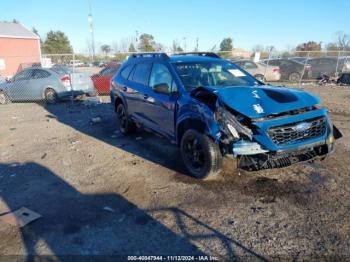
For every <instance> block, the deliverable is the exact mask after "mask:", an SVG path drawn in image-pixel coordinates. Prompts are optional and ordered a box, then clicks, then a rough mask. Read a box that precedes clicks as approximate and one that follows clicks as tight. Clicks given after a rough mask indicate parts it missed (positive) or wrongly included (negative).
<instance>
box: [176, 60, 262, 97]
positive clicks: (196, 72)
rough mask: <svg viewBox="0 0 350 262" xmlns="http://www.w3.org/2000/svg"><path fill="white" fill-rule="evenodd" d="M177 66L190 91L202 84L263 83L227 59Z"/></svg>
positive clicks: (179, 64) (251, 84) (241, 84)
mask: <svg viewBox="0 0 350 262" xmlns="http://www.w3.org/2000/svg"><path fill="white" fill-rule="evenodd" d="M175 68H176V70H177V72H178V74H179V76H180V78H181V80H182V83H183V84H184V86H185V88H186V89H187V90H188V91H192V90H193V89H195V88H198V87H200V86H203V87H206V86H212V87H226V86H255V85H260V84H261V83H260V82H259V81H258V80H256V79H255V78H254V77H252V76H251V75H249V74H247V73H246V72H244V71H243V70H242V69H240V68H239V67H237V66H236V65H234V64H232V63H230V62H226V61H217V62H216V61H215V62H193V63H176V64H175Z"/></svg>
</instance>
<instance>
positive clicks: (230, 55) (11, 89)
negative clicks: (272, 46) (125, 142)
mask: <svg viewBox="0 0 350 262" xmlns="http://www.w3.org/2000/svg"><path fill="white" fill-rule="evenodd" d="M132 54H133V53H130V52H128V53H117V54H113V55H108V56H95V57H91V55H89V54H45V55H42V56H41V57H39V56H8V57H6V56H2V57H0V60H1V61H2V62H1V63H0V104H5V103H9V102H14V101H46V102H47V103H56V102H57V101H58V100H60V99H70V100H71V101H72V102H73V101H74V99H75V98H77V97H86V96H88V97H89V96H90V97H94V96H96V95H108V94H109V88H110V81H111V79H112V77H113V76H114V75H115V73H116V72H117V71H118V69H119V67H120V65H121V63H123V61H125V60H126V59H127V58H128V56H130V55H132ZM168 55H172V54H171V53H168ZM218 55H220V56H221V57H222V58H224V59H227V60H229V61H231V62H233V63H235V64H237V65H239V66H240V67H242V68H243V69H245V70H246V71H248V72H249V73H250V74H252V75H253V76H255V77H256V78H258V79H259V80H262V81H265V82H271V83H279V82H283V83H286V84H299V85H301V84H306V83H313V84H320V83H323V82H322V81H324V82H326V83H334V84H335V83H336V82H337V80H338V79H339V77H341V76H342V75H343V74H346V73H350V52H348V51H332V52H331V51H327V52H321V51H309V52H301V51H295V52H276V51H271V52H243V51H241V52H218Z"/></svg>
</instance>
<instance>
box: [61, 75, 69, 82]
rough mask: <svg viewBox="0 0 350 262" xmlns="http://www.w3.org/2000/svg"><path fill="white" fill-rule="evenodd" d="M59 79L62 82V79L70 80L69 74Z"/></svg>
mask: <svg viewBox="0 0 350 262" xmlns="http://www.w3.org/2000/svg"><path fill="white" fill-rule="evenodd" d="M61 81H62V82H64V81H70V77H69V76H64V77H62V78H61Z"/></svg>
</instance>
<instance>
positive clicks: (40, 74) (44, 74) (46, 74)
mask: <svg viewBox="0 0 350 262" xmlns="http://www.w3.org/2000/svg"><path fill="white" fill-rule="evenodd" d="M50 75H51V74H50V73H49V72H47V71H45V70H41V69H35V70H34V74H33V78H35V79H38V78H47V77H49V76H50Z"/></svg>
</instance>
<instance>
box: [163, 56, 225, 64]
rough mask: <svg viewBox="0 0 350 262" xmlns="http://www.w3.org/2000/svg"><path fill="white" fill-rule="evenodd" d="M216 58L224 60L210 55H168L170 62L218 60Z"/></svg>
mask: <svg viewBox="0 0 350 262" xmlns="http://www.w3.org/2000/svg"><path fill="white" fill-rule="evenodd" d="M218 60H224V59H222V58H215V57H210V56H198V55H172V56H170V62H172V63H182V62H183V63H193V62H214V61H218Z"/></svg>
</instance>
